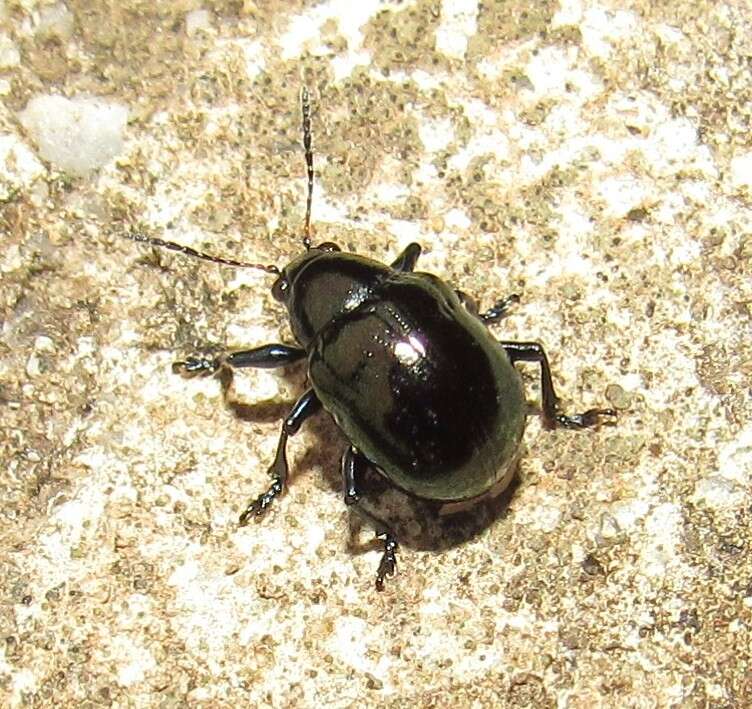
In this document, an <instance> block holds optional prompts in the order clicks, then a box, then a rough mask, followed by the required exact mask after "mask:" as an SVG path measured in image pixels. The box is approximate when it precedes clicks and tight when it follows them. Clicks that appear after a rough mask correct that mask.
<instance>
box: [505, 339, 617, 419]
mask: <svg viewBox="0 0 752 709" xmlns="http://www.w3.org/2000/svg"><path fill="white" fill-rule="evenodd" d="M500 344H501V346H502V347H503V348H504V350H505V352H506V353H507V355H508V356H509V359H510V360H511V361H512V364H514V363H515V362H537V363H538V364H540V367H541V398H542V400H543V421H544V423H545V424H546V426H548V427H549V428H555V427H556V426H562V427H563V428H589V427H590V426H595V425H596V424H597V423H598V421H599V418H600V417H601V416H616V411H615V410H614V409H589V410H588V411H585V412H584V413H581V414H574V415H573V416H565V415H564V414H562V413H559V397H557V396H556V390H555V389H554V383H553V380H552V379H551V367H550V366H549V364H548V357H547V356H546V352H545V350H544V349H543V346H542V345H540V344H539V343H538V342H501V343H500Z"/></svg>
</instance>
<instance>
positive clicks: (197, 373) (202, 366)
mask: <svg viewBox="0 0 752 709" xmlns="http://www.w3.org/2000/svg"><path fill="white" fill-rule="evenodd" d="M221 366H222V361H221V359H219V358H215V357H202V356H200V355H193V356H191V357H187V358H186V359H184V360H180V361H178V362H173V363H172V371H173V374H179V375H180V376H181V377H183V378H185V379H193V377H207V376H209V375H210V374H214V373H215V372H216V371H217V370H218V369H219V368H220V367H221Z"/></svg>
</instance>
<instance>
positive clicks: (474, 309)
mask: <svg viewBox="0 0 752 709" xmlns="http://www.w3.org/2000/svg"><path fill="white" fill-rule="evenodd" d="M454 292H455V293H456V294H457V297H458V298H459V299H460V302H461V303H462V305H464V306H465V310H467V311H468V312H469V313H471V314H472V315H475V317H477V318H479V319H480V320H482V321H483V322H484V323H486V325H491V324H492V323H495V322H499V320H501V319H502V318H504V317H506V316H507V311H508V310H509V308H510V307H511V306H512V305H515V304H516V303H519V302H520V296H518V295H517V294H516V293H512V295H508V296H507V297H506V298H502V299H501V300H497V301H496V302H495V303H494V304H493V307H491V308H489V309H488V310H486V311H485V312H483V313H481V312H478V303H477V301H476V300H475V298H473V297H472V296H471V295H468V294H467V293H465V291H461V290H455V291H454Z"/></svg>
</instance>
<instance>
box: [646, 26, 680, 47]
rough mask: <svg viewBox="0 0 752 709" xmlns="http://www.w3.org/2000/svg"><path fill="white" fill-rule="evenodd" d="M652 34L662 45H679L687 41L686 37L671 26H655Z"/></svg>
mask: <svg viewBox="0 0 752 709" xmlns="http://www.w3.org/2000/svg"><path fill="white" fill-rule="evenodd" d="M653 32H655V34H656V35H657V36H658V37H660V39H661V42H663V43H664V44H679V43H680V42H684V41H686V39H687V35H685V34H684V32H682V31H681V30H680V29H679V28H678V27H674V26H673V25H655V26H654V27H653Z"/></svg>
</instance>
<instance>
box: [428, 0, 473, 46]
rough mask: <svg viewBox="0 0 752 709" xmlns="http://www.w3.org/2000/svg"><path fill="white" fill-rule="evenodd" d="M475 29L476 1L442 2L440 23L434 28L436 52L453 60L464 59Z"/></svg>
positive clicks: (454, 0) (445, 0) (448, 0)
mask: <svg viewBox="0 0 752 709" xmlns="http://www.w3.org/2000/svg"><path fill="white" fill-rule="evenodd" d="M477 29H478V2H477V0H444V2H443V3H442V7H441V23H440V24H439V26H438V27H437V28H436V50H437V51H439V52H442V53H443V54H446V55H447V56H449V57H454V58H455V59H464V58H465V52H467V42H468V40H469V39H470V38H471V37H472V36H473V35H474V34H475V33H476V31H477Z"/></svg>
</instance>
